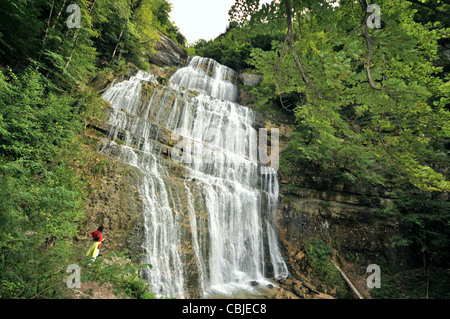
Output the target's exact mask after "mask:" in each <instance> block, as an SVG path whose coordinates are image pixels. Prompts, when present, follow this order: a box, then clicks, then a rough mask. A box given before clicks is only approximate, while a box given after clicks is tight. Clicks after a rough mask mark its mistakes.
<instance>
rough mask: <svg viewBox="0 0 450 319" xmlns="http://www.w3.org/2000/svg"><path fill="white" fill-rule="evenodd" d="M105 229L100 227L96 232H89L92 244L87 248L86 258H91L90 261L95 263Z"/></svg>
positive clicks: (103, 226)
mask: <svg viewBox="0 0 450 319" xmlns="http://www.w3.org/2000/svg"><path fill="white" fill-rule="evenodd" d="M105 229H106V226H105V225H101V226H99V227H98V228H97V230H94V231H93V232H91V235H92V239H93V241H94V242H93V243H92V244H91V245H90V246H89V248H88V250H87V252H86V256H88V257H91V258H92V261H95V260H96V259H97V256H98V253H99V251H100V248H101V247H102V241H103V231H104V230H105Z"/></svg>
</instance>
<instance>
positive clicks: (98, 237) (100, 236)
mask: <svg viewBox="0 0 450 319" xmlns="http://www.w3.org/2000/svg"><path fill="white" fill-rule="evenodd" d="M91 235H92V239H93V240H94V241H99V242H101V241H103V233H102V232H101V231H99V230H94V231H93V232H92V233H91ZM100 247H102V244H101V243H100V244H99V245H98V248H100Z"/></svg>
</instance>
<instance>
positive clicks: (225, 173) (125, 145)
mask: <svg viewBox="0 0 450 319" xmlns="http://www.w3.org/2000/svg"><path fill="white" fill-rule="evenodd" d="M235 77H236V75H235V72H234V71H233V70H232V69H230V68H227V67H226V66H223V65H220V64H219V63H217V62H216V61H214V60H212V59H207V58H200V57H193V58H190V60H189V61H188V63H187V65H186V67H184V68H181V69H179V70H178V71H177V72H176V73H175V74H174V75H173V76H172V77H171V78H170V79H169V84H168V85H167V86H162V85H160V84H158V83H157V81H156V77H155V76H153V75H151V74H149V73H147V72H144V71H139V72H137V73H136V74H135V75H134V76H131V77H130V78H129V79H128V80H126V81H122V82H120V83H113V85H111V87H110V88H109V89H108V90H107V91H106V92H105V93H104V94H103V98H104V99H105V100H106V101H108V102H109V103H110V105H111V109H110V111H109V114H108V115H107V120H106V122H107V125H108V131H109V136H108V139H107V140H105V141H103V142H102V143H100V146H99V151H100V152H103V153H104V154H106V155H108V156H111V157H112V158H114V159H116V160H118V161H121V162H123V163H126V164H128V165H132V166H134V167H136V168H138V169H139V171H140V172H141V175H142V178H141V179H140V181H139V182H138V184H137V185H136V188H137V190H138V192H139V195H140V197H141V198H142V207H143V210H144V211H143V214H144V219H145V242H144V243H143V249H144V251H145V256H146V257H145V260H144V262H145V263H149V264H151V265H152V269H146V270H145V271H144V274H143V276H144V278H145V279H146V280H148V282H149V284H150V289H151V290H152V291H153V292H154V293H155V295H157V296H164V297H175V298H185V297H208V296H209V295H214V294H231V293H233V291H235V290H236V289H249V287H250V285H249V284H248V283H249V282H250V281H254V280H256V281H265V280H267V278H268V277H276V276H284V277H285V276H287V275H288V270H287V266H286V264H285V262H284V260H283V257H282V253H281V251H280V247H279V244H278V239H277V234H276V231H275V227H274V223H275V217H276V215H275V214H276V209H277V201H278V192H279V189H278V178H277V175H276V171H275V170H274V169H272V168H271V167H269V166H264V165H263V164H262V163H261V162H260V161H258V158H257V154H258V129H259V128H258V127H256V126H257V124H256V121H255V119H256V113H255V112H254V111H252V110H251V109H249V108H247V107H244V106H241V105H239V104H237V103H236V100H237V95H238V94H237V87H236V85H234V84H233V80H234V78H235ZM145 96H147V97H146V98H144V97H145ZM262 167H264V168H265V169H264V170H262V169H261V168H262ZM261 172H265V173H261Z"/></svg>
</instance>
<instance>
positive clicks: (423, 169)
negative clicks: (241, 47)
mask: <svg viewBox="0 0 450 319" xmlns="http://www.w3.org/2000/svg"><path fill="white" fill-rule="evenodd" d="M287 3H288V4H289V5H290V7H293V8H295V10H294V11H293V12H292V13H291V16H290V18H291V19H289V16H288V15H286V8H285V4H287ZM361 3H363V2H361ZM380 6H381V12H382V17H381V18H382V28H381V29H367V28H365V24H364V21H365V20H366V19H367V13H366V7H365V5H360V4H350V2H348V3H347V2H345V1H344V2H342V1H341V3H340V6H338V7H332V6H331V5H330V4H329V3H327V2H326V1H318V0H316V1H314V0H310V1H297V0H285V1H280V2H275V1H273V2H272V3H270V5H268V6H265V7H263V9H262V10H258V9H257V8H258V1H252V0H238V1H236V4H235V6H234V7H233V9H232V10H231V13H232V15H233V16H234V19H235V20H236V21H238V22H239V23H241V24H240V25H241V26H243V28H252V29H253V30H254V31H253V32H264V31H259V30H264V29H265V28H266V27H267V26H270V27H271V28H272V29H276V30H278V33H277V32H274V31H272V33H274V34H278V37H275V38H274V39H273V41H272V47H271V48H270V49H261V48H253V49H252V50H251V57H250V60H248V63H249V64H250V65H252V66H254V68H255V69H256V72H258V73H260V74H262V75H263V79H264V80H263V82H262V84H261V86H260V87H258V88H257V89H256V90H255V93H256V95H257V99H259V100H263V99H264V97H265V100H266V101H268V102H270V101H271V100H273V97H274V96H279V97H280V99H281V100H283V99H287V100H288V103H286V104H288V106H285V107H286V108H289V109H290V110H291V111H292V110H293V111H294V114H295V118H296V120H297V123H298V126H297V129H296V133H295V134H293V135H292V139H291V143H290V146H291V149H290V150H289V152H290V154H288V155H287V156H289V157H290V159H289V162H291V163H293V162H292V161H291V160H294V162H297V163H298V164H304V163H309V166H314V167H316V168H317V169H318V170H319V171H325V172H328V175H330V176H336V174H338V175H340V178H342V179H344V180H347V181H348V182H351V183H355V182H361V183H368V184H375V185H376V184H378V185H383V186H387V182H393V184H394V185H395V186H399V185H400V184H402V186H403V187H409V185H408V184H412V185H413V186H415V187H417V188H419V189H421V190H424V191H440V192H442V191H446V190H448V181H447V179H446V176H445V168H446V167H447V166H448V164H449V163H448V156H446V155H445V154H446V149H445V146H444V144H443V143H445V142H444V141H448V138H449V132H450V131H449V123H450V113H449V112H448V103H449V100H448V85H447V84H446V81H448V79H447V80H446V79H445V78H444V77H443V74H442V68H441V67H439V66H437V64H436V63H435V62H436V60H437V58H438V57H437V45H436V44H437V43H438V41H440V40H441V39H444V38H445V37H448V34H449V32H450V30H449V29H445V28H443V27H442V26H443V25H445V23H444V24H435V25H432V24H430V23H427V24H425V23H424V24H421V23H418V22H416V21H415V20H414V18H415V17H416V13H417V11H416V10H410V6H411V3H409V2H408V1H393V0H392V1H384V2H383V3H382V4H380ZM420 17H421V18H422V17H423V15H421V16H420ZM419 20H420V19H419ZM280 21H281V22H283V21H284V24H283V23H281V22H280ZM286 21H288V22H290V23H291V24H292V32H293V42H292V46H291V43H290V41H287V40H288V39H289V37H287V38H285V40H284V41H283V36H284V34H286V30H287V25H288V24H286ZM330 21H331V22H330ZM280 34H281V35H283V36H282V37H280V36H279V35H280ZM288 35H289V33H288ZM299 65H300V66H301V68H300V67H299ZM293 97H294V98H293ZM386 167H387V168H388V170H387V173H385V172H384V170H385V168H386ZM392 175H394V176H392ZM405 178H407V180H406V181H405Z"/></svg>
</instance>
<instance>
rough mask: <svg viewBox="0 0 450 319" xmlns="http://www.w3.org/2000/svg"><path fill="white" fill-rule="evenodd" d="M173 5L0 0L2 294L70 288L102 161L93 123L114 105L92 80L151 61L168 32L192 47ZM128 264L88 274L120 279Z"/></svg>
mask: <svg viewBox="0 0 450 319" xmlns="http://www.w3.org/2000/svg"><path fill="white" fill-rule="evenodd" d="M74 4H76V5H78V6H79V10H80V15H79V21H77V19H78V16H77V12H76V9H73V8H74V6H73V5H74ZM69 5H70V6H69ZM170 10H171V6H170V4H169V2H167V1H165V0H116V1H109V0H79V1H70V2H69V1H66V0H52V1H48V0H17V1H10V0H1V1H0V14H1V16H2V19H1V20H0V185H1V189H2V192H1V194H0V298H52V297H61V296H62V295H61V294H62V289H64V286H65V285H64V283H65V278H66V277H67V276H68V275H67V274H66V273H65V271H66V267H67V266H68V265H69V264H70V263H71V262H70V261H73V262H75V261H76V262H80V263H81V261H80V260H79V258H80V256H83V253H84V252H80V251H77V250H76V249H75V247H74V246H72V245H71V243H72V241H73V238H74V236H76V235H77V227H78V223H79V221H80V220H82V219H83V218H84V200H85V198H86V196H87V194H88V192H89V174H87V171H86V167H89V166H93V165H95V161H93V160H92V158H93V156H94V155H92V154H91V153H89V150H88V149H86V148H85V147H84V145H85V144H86V143H89V142H88V141H87V139H86V138H85V137H84V136H83V129H84V128H85V126H86V123H87V121H88V120H89V119H90V118H92V117H95V116H100V114H101V108H102V106H103V105H104V104H103V103H104V102H103V101H102V100H101V99H100V98H99V96H98V94H97V93H96V92H94V91H93V89H92V88H90V87H89V86H87V83H88V82H89V81H90V80H91V79H92V78H94V77H95V76H96V75H97V74H99V73H102V72H103V73H104V72H109V71H111V70H115V69H118V68H120V67H121V66H123V65H124V64H125V63H126V62H131V63H133V64H135V65H136V66H137V67H139V68H144V69H145V68H147V67H148V62H147V61H148V55H149V54H151V53H152V52H153V50H154V47H155V44H156V41H157V40H158V38H159V33H158V32H163V33H165V34H167V35H168V36H169V37H171V38H173V39H174V40H175V41H178V42H179V43H180V45H184V42H185V39H184V37H183V36H182V35H181V34H180V33H179V32H178V29H177V28H176V27H175V26H174V25H173V24H172V23H171V22H170V21H169V13H170ZM78 26H79V27H78ZM83 169H84V170H85V171H82V170H83ZM91 171H95V167H91ZM55 238H56V241H55ZM123 269H124V268H120V267H119V268H114V269H113V268H107V269H106V270H105V269H103V272H100V271H97V272H96V273H95V274H94V273H89V272H83V274H86V275H89V276H91V277H95V276H97V277H98V276H100V277H102V276H103V277H102V278H106V279H107V280H116V281H117V280H118V278H121V277H120V276H119V275H120V274H121V271H122V270H123ZM129 270H130V269H128V273H129ZM122 273H123V271H122ZM131 273H133V272H131ZM129 279H130V281H129V282H128V283H124V282H121V283H120V285H119V286H121V287H123V289H122V290H123V291H125V293H128V295H133V294H134V295H133V297H136V291H134V293H133V292H131V290H132V289H131V288H130V285H132V286H136V287H138V288H139V290H142V289H141V288H142V287H141V286H142V284H141V283H138V282H137V281H134V280H135V278H133V277H129ZM127 285H128V286H127ZM130 289H131V290H130ZM142 296H143V292H142V291H141V292H139V297H142ZM144 297H148V296H144Z"/></svg>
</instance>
